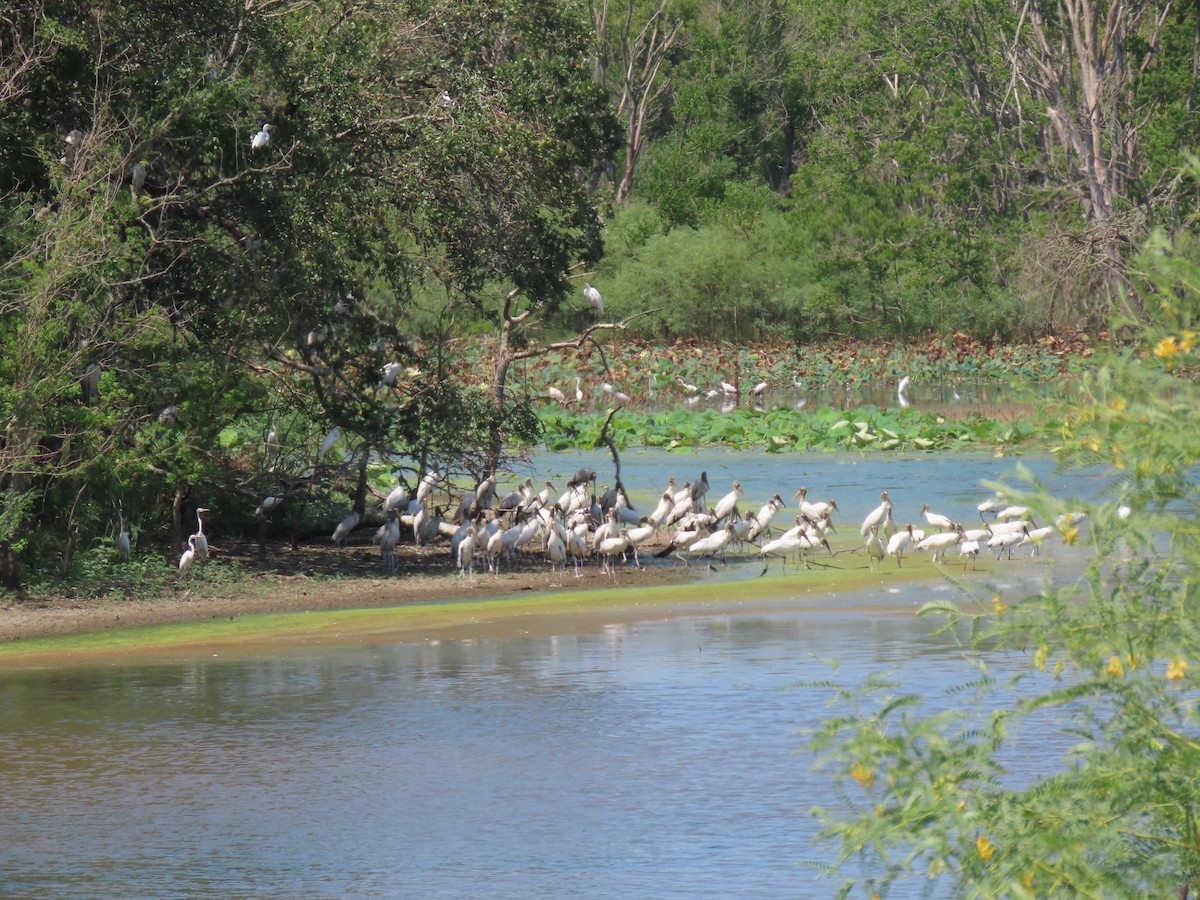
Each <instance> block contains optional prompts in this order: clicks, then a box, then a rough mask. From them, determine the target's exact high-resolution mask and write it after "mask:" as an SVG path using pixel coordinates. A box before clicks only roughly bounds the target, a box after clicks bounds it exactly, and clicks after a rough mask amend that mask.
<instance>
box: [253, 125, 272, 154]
mask: <svg viewBox="0 0 1200 900" xmlns="http://www.w3.org/2000/svg"><path fill="white" fill-rule="evenodd" d="M274 127H275V126H274V125H272V124H271V123H270V122H264V123H263V127H262V129H261V130H260V131H258V132H256V133H255V135H254V137H252V138H250V149H251V150H261V149H262V148H263V147H265V146H267V144H269V143H271V129H273V128H274Z"/></svg>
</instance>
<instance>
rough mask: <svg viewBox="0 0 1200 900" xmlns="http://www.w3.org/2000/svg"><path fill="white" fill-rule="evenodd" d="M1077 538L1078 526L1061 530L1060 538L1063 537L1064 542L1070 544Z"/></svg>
mask: <svg viewBox="0 0 1200 900" xmlns="http://www.w3.org/2000/svg"><path fill="white" fill-rule="evenodd" d="M1078 538H1079V526H1078V525H1076V526H1073V527H1071V528H1068V529H1067V530H1066V531H1064V532H1063V536H1062V539H1063V543H1064V544H1067V545H1072V544H1074V543H1075V541H1076V540H1077V539H1078Z"/></svg>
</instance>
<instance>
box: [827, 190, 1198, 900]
mask: <svg viewBox="0 0 1200 900" xmlns="http://www.w3.org/2000/svg"><path fill="white" fill-rule="evenodd" d="M1196 171H1197V170H1196V168H1195V167H1194V166H1193V167H1192V169H1191V172H1190V174H1191V176H1192V177H1195V174H1196ZM1194 248H1195V245H1194V238H1192V237H1191V234H1190V232H1188V233H1184V234H1181V235H1179V236H1178V237H1176V238H1175V239H1174V240H1171V241H1168V240H1166V239H1165V238H1162V237H1156V238H1154V239H1152V240H1151V241H1150V242H1149V243H1148V244H1147V246H1146V247H1145V249H1144V251H1143V253H1142V254H1141V256H1140V257H1139V261H1138V262H1139V266H1138V268H1139V273H1140V275H1139V287H1140V288H1141V290H1142V292H1143V293H1142V297H1143V298H1144V302H1145V305H1146V308H1147V309H1153V310H1154V322H1153V324H1152V325H1151V326H1149V327H1148V328H1147V329H1146V330H1145V331H1143V332H1142V333H1141V337H1140V339H1139V340H1138V341H1137V342H1136V343H1134V344H1131V345H1130V346H1128V347H1124V348H1122V349H1120V350H1116V351H1114V352H1112V353H1110V354H1109V355H1108V356H1107V357H1106V358H1105V359H1103V360H1102V361H1100V363H1099V364H1098V365H1097V367H1096V369H1095V370H1094V371H1093V372H1091V373H1090V374H1089V375H1088V376H1087V377H1086V379H1085V381H1084V383H1083V385H1082V391H1081V394H1080V399H1079V400H1078V402H1076V403H1075V404H1074V405H1073V407H1072V409H1071V410H1069V411H1068V414H1067V415H1066V417H1065V419H1064V427H1063V436H1062V446H1061V448H1060V450H1059V455H1060V459H1061V460H1062V462H1063V463H1064V464H1069V465H1083V466H1089V467H1090V466H1106V467H1108V470H1109V471H1110V473H1111V474H1112V476H1113V478H1114V480H1115V483H1116V493H1115V495H1114V496H1112V497H1111V498H1110V499H1108V500H1101V501H1093V502H1087V501H1084V500H1080V499H1077V498H1062V497H1054V496H1051V495H1049V494H1047V493H1045V492H1044V491H1042V490H1040V489H1039V488H1038V486H1037V485H1036V484H1031V485H1029V486H1028V487H1027V488H1026V489H1025V490H1024V492H1022V491H1020V490H1018V489H1015V488H1010V489H1009V491H1010V495H1011V496H1012V497H1013V498H1014V499H1017V500H1018V501H1019V502H1024V503H1028V504H1029V505H1030V506H1031V508H1032V509H1033V510H1034V511H1035V513H1037V514H1038V515H1039V516H1040V518H1042V519H1044V520H1046V521H1050V522H1056V523H1057V525H1056V529H1057V536H1056V537H1054V538H1048V540H1051V539H1053V540H1060V539H1061V540H1062V541H1065V542H1067V543H1074V544H1078V545H1081V546H1086V548H1087V550H1088V553H1089V556H1088V563H1087V567H1086V573H1085V576H1084V578H1082V579H1081V580H1080V581H1079V582H1078V583H1075V584H1060V585H1052V586H1048V587H1046V588H1045V589H1044V590H1043V591H1042V592H1041V593H1039V594H1037V595H1035V596H1030V597H1026V598H1024V599H1021V600H1019V601H1018V600H1016V599H1014V598H1011V597H1004V598H1002V597H1000V596H996V597H994V598H986V597H984V598H976V599H975V600H967V601H964V602H962V603H959V604H952V603H937V604H930V605H929V606H927V607H926V608H925V609H924V610H922V613H923V614H924V615H930V616H944V617H945V618H946V625H945V627H946V628H947V629H949V630H951V631H954V632H957V633H960V634H969V636H970V638H969V639H970V645H971V647H972V649H973V650H974V651H976V652H978V653H979V654H980V655H979V660H980V662H979V667H980V675H979V678H978V679H976V681H975V682H973V683H971V684H967V685H963V686H961V687H960V688H959V690H958V691H957V692H956V700H955V702H954V704H953V708H952V709H950V710H948V711H943V712H937V713H932V714H931V713H927V712H925V711H924V707H925V703H924V701H923V698H921V697H918V696H915V695H911V694H906V693H903V692H902V691H901V690H900V689H898V686H897V685H895V684H891V683H887V682H884V681H882V680H877V679H873V680H871V681H869V682H868V683H867V684H865V685H864V686H862V687H861V688H858V689H853V690H851V689H847V690H844V691H841V692H840V697H841V700H842V703H841V704H840V706H841V712H840V713H839V714H838V715H837V716H836V717H835V718H832V719H830V720H828V721H826V722H825V723H824V725H823V727H821V728H820V729H819V730H818V731H817V732H816V734H815V735H814V737H813V745H814V747H816V748H817V749H818V750H819V751H821V753H822V763H821V765H822V768H823V770H824V771H825V772H827V773H829V774H831V775H832V776H833V777H834V778H835V779H836V781H837V782H838V784H839V785H840V786H841V788H842V796H843V798H844V802H843V804H842V805H841V806H839V807H830V808H825V809H821V810H817V811H816V812H817V814H818V815H819V816H820V817H821V818H822V820H823V822H824V830H823V837H824V838H825V839H826V840H829V841H832V842H833V843H834V844H835V846H836V847H838V860H839V862H840V863H841V864H844V865H849V864H850V863H851V862H852V861H857V862H860V863H862V864H863V869H864V875H863V878H862V886H863V888H864V889H865V893H866V894H869V895H879V896H884V895H886V894H887V893H888V890H889V888H890V887H892V886H893V885H894V884H895V883H896V882H897V881H898V880H899V879H902V878H904V877H908V876H912V877H916V878H919V879H922V880H925V879H931V880H933V881H935V882H942V883H946V884H948V885H949V887H950V890H951V893H952V894H953V895H954V896H959V897H968V896H969V897H1030V898H1032V897H1047V896H1067V897H1084V896H1103V897H1167V896H1171V897H1187V896H1189V895H1190V891H1191V890H1192V889H1193V888H1194V887H1195V886H1196V885H1197V883H1198V882H1200V829H1198V828H1197V803H1198V802H1200V779H1198V777H1197V773H1200V739H1198V736H1200V718H1198V715H1197V709H1196V704H1195V689H1194V680H1195V676H1196V672H1195V666H1196V665H1197V661H1198V660H1200V628H1198V626H1197V622H1200V591H1198V590H1197V585H1198V584H1200V541H1198V540H1197V532H1196V528H1195V522H1196V517H1197V512H1198V511H1200V492H1198V487H1197V483H1196V480H1195V467H1196V465H1197V462H1198V461H1200V459H1198V453H1197V447H1198V446H1200V434H1198V430H1197V428H1198V426H1197V419H1196V416H1195V410H1196V408H1197V403H1198V401H1200V396H1198V394H1200V392H1198V391H1197V385H1196V381H1195V372H1196V368H1195V367H1196V365H1197V362H1198V361H1200V354H1198V353H1197V349H1198V341H1200V292H1198V291H1197V285H1198V284H1200V259H1197V256H1196V254H1195V252H1194ZM1078 512H1084V513H1086V515H1087V518H1086V519H1080V518H1079V517H1078V516H1077V515H1076V514H1077V513H1078ZM1021 648H1025V649H1026V651H1027V655H1026V656H1025V657H1023V658H1025V659H1026V660H1027V661H1028V663H1029V669H1028V671H1024V672H1021V673H1020V674H1019V675H1017V676H1016V677H1015V678H1014V679H1013V680H1011V681H1008V680H1004V679H1001V678H999V677H997V676H996V675H994V674H992V672H991V670H990V668H989V665H988V660H989V654H990V653H993V652H1005V651H1010V650H1013V649H1021ZM968 696H970V697H974V699H975V701H976V703H974V704H968V703H965V702H964V699H963V698H965V697H968ZM1046 713H1051V714H1053V716H1054V719H1055V721H1056V722H1057V723H1058V726H1059V727H1061V728H1063V729H1064V730H1067V731H1069V733H1070V734H1071V735H1072V736H1073V738H1074V743H1073V746H1072V747H1071V748H1070V749H1069V750H1066V751H1064V754H1063V756H1062V758H1061V759H1060V760H1059V761H1058V765H1057V766H1054V767H1053V768H1054V772H1053V774H1049V775H1046V776H1045V777H1042V778H1040V779H1038V780H1037V781H1036V782H1035V783H1033V784H1030V785H1026V786H1022V785H1018V784H1014V783H1013V781H1012V780H1011V779H1006V777H1005V770H1004V767H1003V765H1002V762H1001V759H1002V758H1003V754H1004V752H1005V751H1006V750H1009V749H1010V748H1011V747H1012V744H1013V741H1014V738H1015V734H1016V731H1017V729H1018V728H1019V727H1020V725H1021V724H1022V723H1024V722H1025V721H1027V720H1028V719H1029V718H1030V717H1031V716H1034V715H1038V714H1041V715H1042V716H1043V717H1042V718H1041V719H1040V722H1041V723H1042V724H1040V725H1039V726H1038V727H1039V728H1041V727H1046V725H1045V722H1046V719H1045V714H1046ZM854 884H855V882H853V881H852V882H848V883H847V884H846V885H845V886H844V888H843V894H849V893H851V892H853V890H854Z"/></svg>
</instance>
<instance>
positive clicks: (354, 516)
mask: <svg viewBox="0 0 1200 900" xmlns="http://www.w3.org/2000/svg"><path fill="white" fill-rule="evenodd" d="M358 520H359V515H358V513H357V512H352V513H350V515H348V516H346V518H344V519H342V521H340V522H338V524H337V528H335V529H333V534H331V535H330V536H329V537H330V540H332V541H333V542H334V544H336V545H337V546H339V547H341V546H344V545H345V543H346V538H347V537H349V536H350V532H352V531H353V530H354V529H355V528H356V527H358Z"/></svg>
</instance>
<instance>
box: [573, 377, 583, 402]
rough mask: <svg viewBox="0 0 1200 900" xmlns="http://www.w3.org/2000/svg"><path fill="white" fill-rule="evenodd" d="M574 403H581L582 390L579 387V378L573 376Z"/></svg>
mask: <svg viewBox="0 0 1200 900" xmlns="http://www.w3.org/2000/svg"><path fill="white" fill-rule="evenodd" d="M575 402H576V403H582V402H583V390H582V389H581V388H580V387H579V376H575Z"/></svg>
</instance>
